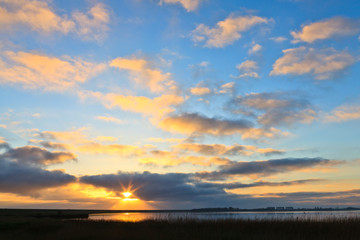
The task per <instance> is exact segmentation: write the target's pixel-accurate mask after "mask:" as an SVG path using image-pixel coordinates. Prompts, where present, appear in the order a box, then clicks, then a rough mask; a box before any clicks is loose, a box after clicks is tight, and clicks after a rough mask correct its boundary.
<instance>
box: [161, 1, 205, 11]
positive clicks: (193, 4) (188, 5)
mask: <svg viewBox="0 0 360 240" xmlns="http://www.w3.org/2000/svg"><path fill="white" fill-rule="evenodd" d="M202 1H203V0H160V2H159V5H162V4H163V3H167V4H176V3H179V4H181V5H182V6H183V7H184V8H185V9H186V11H188V12H191V11H195V10H196V9H197V8H198V7H199V5H200V3H201V2H202Z"/></svg>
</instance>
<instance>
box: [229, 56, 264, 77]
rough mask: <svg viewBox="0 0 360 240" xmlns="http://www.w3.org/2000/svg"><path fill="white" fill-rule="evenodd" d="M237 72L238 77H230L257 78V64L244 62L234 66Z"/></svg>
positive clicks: (248, 61)
mask: <svg viewBox="0 0 360 240" xmlns="http://www.w3.org/2000/svg"><path fill="white" fill-rule="evenodd" d="M236 68H237V70H239V76H232V77H234V78H249V77H251V78H259V74H258V73H257V70H258V69H259V67H258V65H257V63H256V62H255V61H252V60H246V61H245V62H242V63H240V64H238V65H237V66H236Z"/></svg>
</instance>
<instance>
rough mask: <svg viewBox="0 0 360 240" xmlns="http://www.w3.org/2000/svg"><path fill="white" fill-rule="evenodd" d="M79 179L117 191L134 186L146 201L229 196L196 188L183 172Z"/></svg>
mask: <svg viewBox="0 0 360 240" xmlns="http://www.w3.org/2000/svg"><path fill="white" fill-rule="evenodd" d="M80 182H82V183H87V184H91V185H94V186H97V187H104V188H107V189H109V190H111V191H114V192H122V191H123V187H125V188H127V187H128V186H130V185H133V186H134V188H135V189H136V191H135V194H136V196H137V197H139V198H140V199H142V200H147V201H194V200H195V201H196V200H198V199H199V198H210V197H211V196H213V195H226V193H225V191H224V190H222V189H202V188H197V187H196V186H195V185H193V182H194V180H193V179H192V176H191V175H189V174H182V173H167V174H157V173H150V172H143V173H127V172H118V173H117V174H104V175H95V176H83V177H81V178H80Z"/></svg>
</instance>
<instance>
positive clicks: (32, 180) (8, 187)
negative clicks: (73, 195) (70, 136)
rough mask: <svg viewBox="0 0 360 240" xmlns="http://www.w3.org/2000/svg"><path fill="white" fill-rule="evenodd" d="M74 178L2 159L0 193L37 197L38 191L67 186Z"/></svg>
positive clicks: (56, 171) (0, 164)
mask: <svg viewBox="0 0 360 240" xmlns="http://www.w3.org/2000/svg"><path fill="white" fill-rule="evenodd" d="M74 181H76V178H75V177H74V176H71V175H69V174H66V173H64V172H61V171H58V170H55V171H48V170H44V169H41V168H38V167H36V166H30V165H24V164H21V163H19V162H12V161H8V160H5V159H3V158H1V157H0V192H9V193H18V194H27V195H35V194H36V191H38V190H41V189H45V188H51V187H58V186H62V185H66V184H68V183H71V182H74Z"/></svg>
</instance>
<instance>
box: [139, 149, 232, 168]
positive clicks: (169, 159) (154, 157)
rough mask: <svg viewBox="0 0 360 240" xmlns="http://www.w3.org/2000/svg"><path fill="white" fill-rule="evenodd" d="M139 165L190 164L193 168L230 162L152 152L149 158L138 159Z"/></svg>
mask: <svg viewBox="0 0 360 240" xmlns="http://www.w3.org/2000/svg"><path fill="white" fill-rule="evenodd" d="M139 162H140V163H141V164H145V165H154V166H165V167H170V166H178V165H181V164H191V165H195V166H206V167H209V166H212V165H223V164H227V163H229V162H230V160H229V159H226V158H219V157H211V158H209V157H203V156H191V155H187V156H181V155H179V154H178V153H177V152H172V151H159V150H153V151H151V152H150V154H149V156H147V157H144V158H141V159H139Z"/></svg>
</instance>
